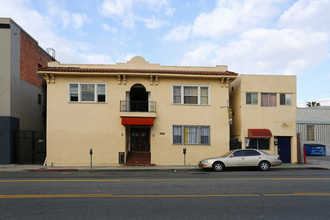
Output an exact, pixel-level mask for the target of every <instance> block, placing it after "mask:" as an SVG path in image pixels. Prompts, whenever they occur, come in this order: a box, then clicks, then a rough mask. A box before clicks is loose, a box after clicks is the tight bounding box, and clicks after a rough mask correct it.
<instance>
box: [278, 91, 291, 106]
mask: <svg viewBox="0 0 330 220" xmlns="http://www.w3.org/2000/svg"><path fill="white" fill-rule="evenodd" d="M291 100H292V94H280V105H291Z"/></svg>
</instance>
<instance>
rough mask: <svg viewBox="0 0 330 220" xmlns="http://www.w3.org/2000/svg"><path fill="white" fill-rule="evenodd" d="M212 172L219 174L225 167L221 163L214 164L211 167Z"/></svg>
mask: <svg viewBox="0 0 330 220" xmlns="http://www.w3.org/2000/svg"><path fill="white" fill-rule="evenodd" d="M212 168H213V170H214V171H217V172H220V171H223V170H224V168H225V165H223V163H221V162H215V163H214V164H213V166H212Z"/></svg>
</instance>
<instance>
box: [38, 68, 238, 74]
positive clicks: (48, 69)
mask: <svg viewBox="0 0 330 220" xmlns="http://www.w3.org/2000/svg"><path fill="white" fill-rule="evenodd" d="M38 71H49V72H93V73H160V74H192V75H227V76H237V75H238V73H235V72H231V71H225V72H219V71H187V70H141V69H90V68H75V67H71V68H70V67H46V68H39V69H38Z"/></svg>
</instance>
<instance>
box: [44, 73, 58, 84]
mask: <svg viewBox="0 0 330 220" xmlns="http://www.w3.org/2000/svg"><path fill="white" fill-rule="evenodd" d="M42 77H43V78H44V79H45V80H46V83H47V84H55V75H54V74H44V75H42Z"/></svg>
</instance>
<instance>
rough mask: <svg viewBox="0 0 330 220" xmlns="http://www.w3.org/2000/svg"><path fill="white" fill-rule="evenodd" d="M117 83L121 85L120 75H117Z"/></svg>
mask: <svg viewBox="0 0 330 220" xmlns="http://www.w3.org/2000/svg"><path fill="white" fill-rule="evenodd" d="M118 85H121V76H120V75H118Z"/></svg>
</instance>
